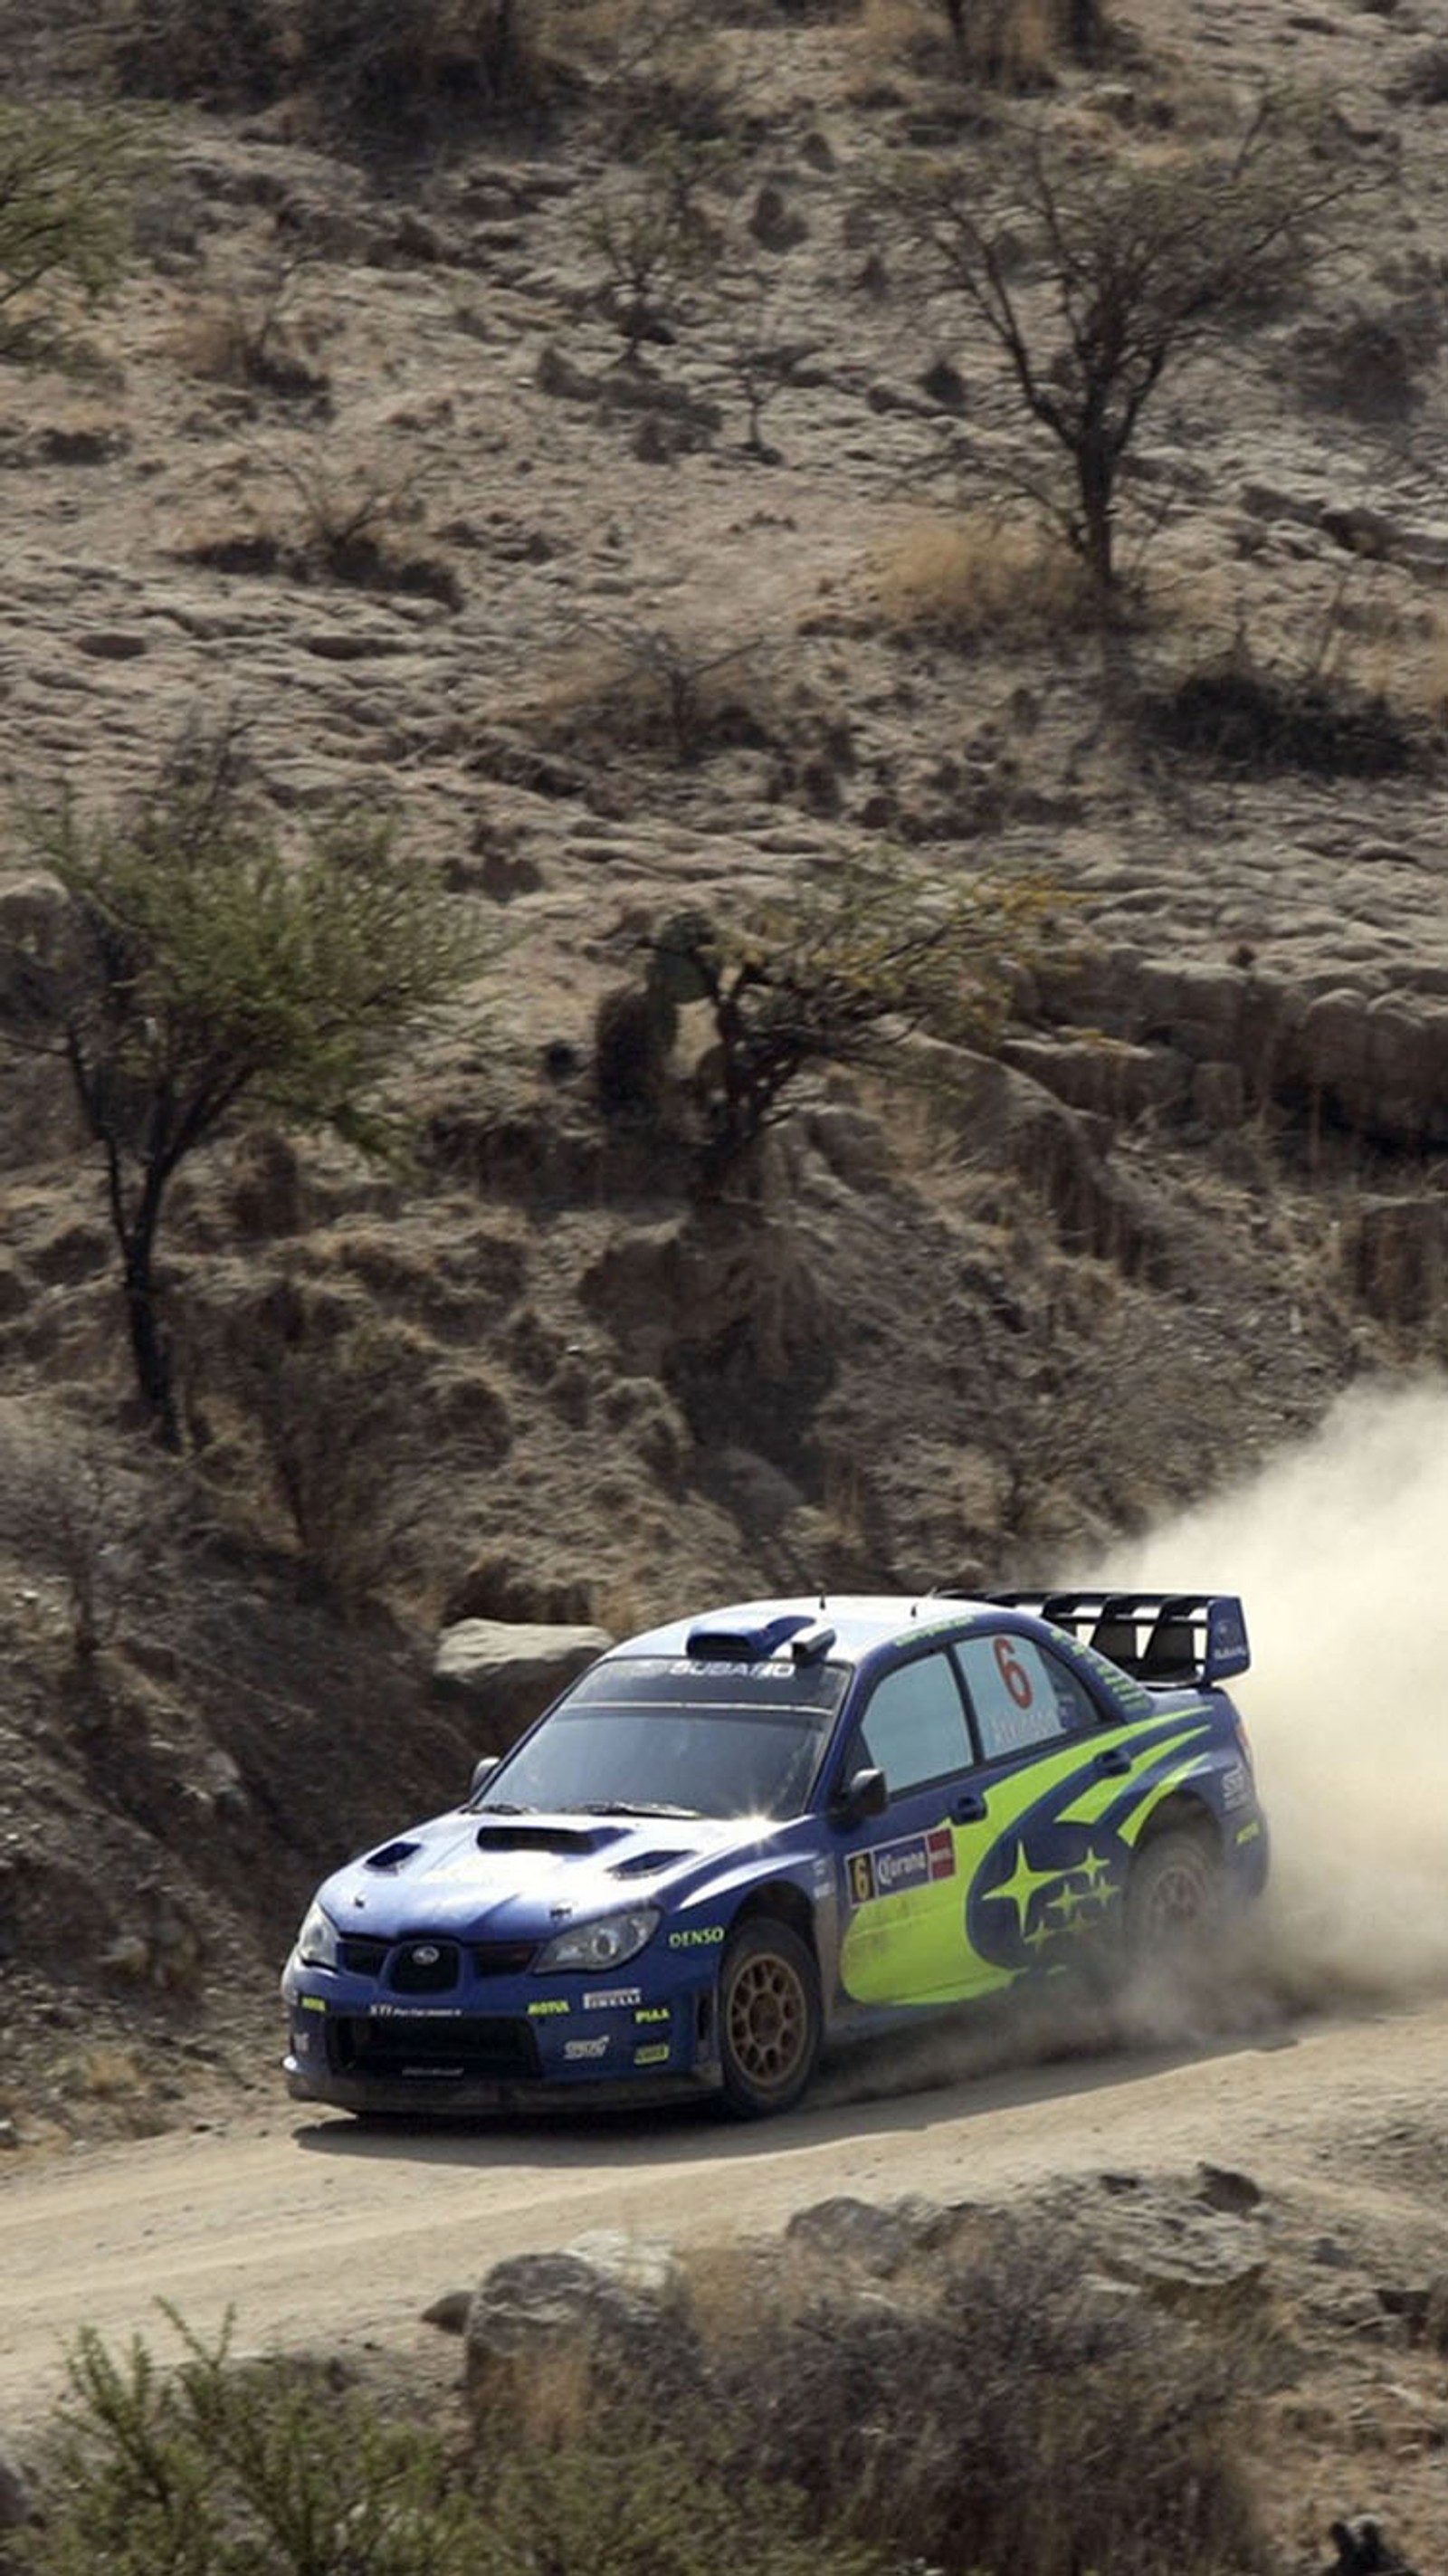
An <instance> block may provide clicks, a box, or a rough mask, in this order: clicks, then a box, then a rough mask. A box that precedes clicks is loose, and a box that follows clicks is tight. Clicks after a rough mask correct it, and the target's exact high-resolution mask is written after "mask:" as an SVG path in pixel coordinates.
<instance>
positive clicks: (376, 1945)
mask: <svg viewBox="0 0 1448 2576" xmlns="http://www.w3.org/2000/svg"><path fill="white" fill-rule="evenodd" d="M337 1961H338V1965H339V1966H340V1967H343V1968H345V1969H346V1971H347V1974H348V1976H349V1977H380V1976H381V1974H382V1971H383V1969H384V1968H385V1967H386V1965H387V1944H386V1942H385V1941H339V1942H338V1944H337Z"/></svg>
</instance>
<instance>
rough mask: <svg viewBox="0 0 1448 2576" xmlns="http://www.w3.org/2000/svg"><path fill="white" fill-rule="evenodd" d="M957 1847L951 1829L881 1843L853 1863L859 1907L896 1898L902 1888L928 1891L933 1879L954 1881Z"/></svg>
mask: <svg viewBox="0 0 1448 2576" xmlns="http://www.w3.org/2000/svg"><path fill="white" fill-rule="evenodd" d="M954 1876H955V1843H954V1840H953V1838H952V1836H951V1831H950V1827H949V1826H948V1825H936V1826H933V1827H932V1829H931V1831H930V1832H929V1833H926V1834H903V1835H902V1836H901V1838H900V1840H899V1841H898V1842H894V1843H879V1844H877V1845H876V1847H875V1849H874V1850H873V1851H868V1852H855V1853H853V1854H852V1856H851V1859H850V1894H851V1896H852V1897H853V1898H854V1901H855V1903H856V1904H857V1905H868V1904H869V1902H870V1900H871V1898H872V1897H876V1896H896V1895H898V1894H899V1893H900V1891H901V1889H902V1888H908V1887H924V1886H925V1885H926V1884H927V1883H928V1882H929V1881H930V1880H931V1879H933V1878H954Z"/></svg>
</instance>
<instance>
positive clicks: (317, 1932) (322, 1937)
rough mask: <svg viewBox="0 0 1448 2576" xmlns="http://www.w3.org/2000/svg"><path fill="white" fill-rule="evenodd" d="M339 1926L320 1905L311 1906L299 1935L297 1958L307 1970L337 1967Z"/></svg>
mask: <svg viewBox="0 0 1448 2576" xmlns="http://www.w3.org/2000/svg"><path fill="white" fill-rule="evenodd" d="M337 1941H338V1933H337V1926H336V1924H335V1923H334V1922H333V1921H332V1919H331V1917H330V1915H326V1914H324V1913H323V1912H322V1909H321V1907H320V1905H313V1906H310V1907H309V1908H308V1910H307V1915H306V1919H305V1921H304V1923H303V1925H302V1928H301V1930H300V1932H299V1933H298V1934H297V1957H298V1958H299V1959H300V1960H301V1962H302V1965H303V1967H306V1968H335V1967H336V1965H337Z"/></svg>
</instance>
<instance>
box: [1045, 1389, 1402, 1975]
mask: <svg viewBox="0 0 1448 2576" xmlns="http://www.w3.org/2000/svg"><path fill="white" fill-rule="evenodd" d="M1102 1574H1104V1575H1105V1576H1106V1578H1107V1579H1108V1580H1110V1581H1112V1582H1114V1583H1122V1584H1131V1583H1138V1584H1141V1585H1142V1586H1144V1587H1156V1588H1161V1587H1164V1586H1166V1585H1174V1586H1179V1587H1180V1588H1181V1589H1182V1590H1183V1591H1188V1590H1190V1591H1198V1590H1202V1591H1208V1590H1220V1591H1223V1592H1238V1593H1240V1594H1241V1596H1242V1600H1243V1604H1244V1606H1245V1609H1246V1613H1247V1629H1248V1634H1249V1636H1250V1638H1251V1641H1252V1669H1251V1671H1250V1672H1249V1673H1247V1674H1245V1675H1244V1676H1243V1678H1242V1679H1241V1680H1240V1681H1239V1682H1236V1683H1233V1684H1232V1685H1231V1688H1232V1694H1233V1697H1234V1699H1235V1700H1236V1702H1237V1705H1238V1707H1239V1708H1240V1709H1241V1711H1242V1714H1243V1716H1244V1717H1245V1718H1246V1720H1247V1725H1248V1730H1249V1733H1250V1736H1251V1740H1252V1748H1253V1754H1254V1757H1255V1760H1256V1766H1257V1776H1258V1785H1259V1788H1260V1790H1261V1793H1262V1798H1263V1802H1264V1804H1265V1806H1266V1808H1267V1811H1268V1814H1269V1817H1270V1819H1271V1825H1272V1838H1273V1874H1272V1887H1271V1891H1270V1894H1269V1897H1268V1900H1267V1902H1266V1905H1265V1906H1264V1907H1263V1909H1262V1910H1261V1912H1260V1915H1257V1916H1255V1917H1254V1919H1253V1923H1252V1926H1251V1929H1250V1932H1249V1935H1248V1940H1247V1943H1246V1944H1245V1945H1244V1947H1245V1948H1246V1949H1247V1950H1248V1951H1249V1954H1250V1956H1249V1959H1248V1960H1247V1961H1244V1963H1243V1971H1242V1972H1243V1974H1244V1975H1245V1976H1247V1977H1248V1978H1249V1980H1255V1982H1256V1983H1257V1984H1258V1985H1259V1986H1260V1988H1261V1990H1262V1992H1263V1994H1264V1997H1265V1996H1266V1995H1269V1994H1272V1993H1275V1994H1276V1997H1277V1999H1278V2000H1279V2001H1280V2002H1281V2003H1282V2004H1284V2005H1293V2004H1295V2005H1298V2006H1306V2005H1309V2004H1312V2003H1319V2004H1330V2003H1332V2002H1334V2001H1348V2000H1354V1999H1357V2000H1368V1999H1372V1998H1374V1997H1380V1998H1384V1999H1387V1998H1391V1997H1394V1996H1400V1995H1401V1996H1408V1995H1412V1994H1415V1993H1418V1994H1421V1993H1423V1992H1425V1991H1433V1990H1442V1989H1443V1988H1445V1987H1448V1388H1445V1387H1444V1386H1443V1385H1442V1383H1441V1382H1436V1381H1435V1382H1433V1383H1432V1384H1429V1385H1419V1386H1414V1387H1411V1388H1408V1389H1406V1390H1397V1391H1385V1390H1378V1391H1372V1390H1362V1391H1357V1392H1354V1393H1353V1394H1351V1395H1349V1396H1347V1397H1345V1398H1344V1399H1343V1400H1342V1401H1341V1402H1340V1403H1339V1404H1338V1405H1337V1407H1336V1408H1335V1409H1334V1411H1333V1412H1332V1413H1331V1414H1330V1415H1329V1417H1328V1418H1327V1420H1326V1422H1325V1423H1324V1424H1323V1426H1322V1428H1321V1429H1320V1431H1319V1432H1318V1433H1317V1434H1316V1436H1315V1437H1313V1438H1312V1439H1310V1440H1308V1441H1306V1442H1304V1443H1303V1444H1302V1445H1300V1446H1295V1447H1293V1448H1292V1449H1290V1450H1286V1451H1283V1452H1281V1453H1280V1454H1279V1455H1278V1456H1277V1457H1276V1458H1275V1459H1273V1460H1272V1461H1270V1462H1269V1464H1268V1465H1267V1466H1266V1467H1265V1468H1264V1469H1263V1471H1262V1472H1261V1474H1260V1475H1258V1476H1257V1477H1255V1478H1254V1479H1253V1480H1252V1482H1250V1483H1249V1484H1247V1485H1244V1486H1243V1487H1241V1488H1240V1489H1238V1490H1236V1491H1233V1492H1229V1493H1227V1494H1225V1495H1223V1496H1222V1497H1220V1498H1219V1499H1217V1500H1214V1501H1212V1502H1209V1503H1207V1504H1205V1505H1203V1506H1202V1507H1201V1508H1200V1509H1199V1510H1195V1511H1191V1512H1188V1513H1186V1514H1184V1515H1183V1516H1182V1517H1181V1518H1179V1519H1177V1520H1174V1521H1173V1522H1171V1523H1170V1524H1169V1525H1167V1526H1164V1527H1162V1528H1161V1529H1159V1530H1156V1531H1155V1532H1153V1533H1152V1534H1151V1536H1150V1537H1149V1538H1148V1539H1147V1540H1146V1541H1144V1542H1143V1543H1141V1544H1139V1545H1136V1546H1134V1547H1131V1548H1128V1549H1126V1550H1125V1551H1123V1552H1122V1553H1121V1554H1120V1555H1113V1557H1112V1561H1111V1563H1110V1565H1109V1566H1108V1567H1105V1568H1101V1569H1093V1572H1092V1575H1091V1577H1090V1579H1092V1580H1098V1579H1100V1577H1101V1575H1102Z"/></svg>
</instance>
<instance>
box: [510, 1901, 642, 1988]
mask: <svg viewBox="0 0 1448 2576" xmlns="http://www.w3.org/2000/svg"><path fill="white" fill-rule="evenodd" d="M658 1928H659V1909H658V1907H657V1906H656V1905H640V1906H638V1907H636V1909H635V1911H634V1912H633V1913H632V1914H605V1915H602V1916H601V1917H600V1919H599V1920H598V1922H597V1923H575V1924H574V1925H573V1927H572V1930H571V1931H568V1932H560V1933H559V1935H558V1937H557V1939H556V1940H555V1941H550V1942H549V1943H548V1945H547V1948H546V1949H543V1950H540V1951H539V1953H538V1956H537V1958H536V1959H535V1960H534V1962H533V1973H534V1975H535V1976H538V1975H539V1974H540V1973H542V1972H544V1971H547V1970H557V1969H559V1968H573V1969H582V1970H584V1971H585V1972H588V1971H590V1970H593V1969H595V1968H621V1967H622V1966H623V1963H624V1961H625V1959H632V1958H633V1957H634V1956H635V1954H636V1953H637V1952H638V1951H640V1950H641V1949H642V1948H643V1946H644V1943H645V1942H646V1941H651V1940H652V1939H653V1936H654V1934H655V1932H657V1930H658Z"/></svg>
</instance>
